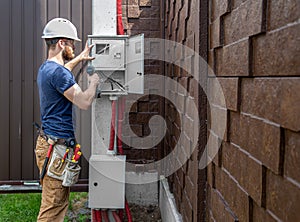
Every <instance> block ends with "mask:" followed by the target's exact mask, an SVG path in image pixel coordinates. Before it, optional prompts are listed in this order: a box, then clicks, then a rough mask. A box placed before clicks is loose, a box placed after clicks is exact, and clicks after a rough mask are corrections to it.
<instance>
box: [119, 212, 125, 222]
mask: <svg viewBox="0 0 300 222" xmlns="http://www.w3.org/2000/svg"><path fill="white" fill-rule="evenodd" d="M119 218H120V219H121V221H123V219H124V210H123V209H120V210H119Z"/></svg>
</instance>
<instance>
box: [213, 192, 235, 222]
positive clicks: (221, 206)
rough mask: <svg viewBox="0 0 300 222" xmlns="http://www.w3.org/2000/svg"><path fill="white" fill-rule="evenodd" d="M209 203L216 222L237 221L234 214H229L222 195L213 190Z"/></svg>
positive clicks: (229, 211)
mask: <svg viewBox="0 0 300 222" xmlns="http://www.w3.org/2000/svg"><path fill="white" fill-rule="evenodd" d="M210 203H211V206H214V207H213V208H212V215H213V217H214V219H215V220H216V221H223V222H230V221H232V222H234V221H237V220H238V218H237V217H236V216H235V215H234V213H233V212H231V210H230V208H229V207H228V205H227V203H226V202H225V200H224V198H223V197H222V195H221V194H220V193H219V192H218V191H216V190H215V189H212V191H211V199H210Z"/></svg>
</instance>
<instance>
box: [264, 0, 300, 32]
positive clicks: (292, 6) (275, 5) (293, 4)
mask: <svg viewBox="0 0 300 222" xmlns="http://www.w3.org/2000/svg"><path fill="white" fill-rule="evenodd" d="M268 4H269V16H270V17H269V19H268V30H273V29H277V28H280V27H282V26H285V25H286V24H288V23H292V22H295V21H297V20H298V19H299V17H300V2H299V1H298V0H289V1H278V0H270V1H269V3H268Z"/></svg>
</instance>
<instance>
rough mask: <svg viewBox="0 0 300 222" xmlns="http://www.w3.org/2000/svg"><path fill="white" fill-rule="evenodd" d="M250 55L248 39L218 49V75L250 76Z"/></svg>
mask: <svg viewBox="0 0 300 222" xmlns="http://www.w3.org/2000/svg"><path fill="white" fill-rule="evenodd" d="M248 57H249V43H248V39H245V40H243V41H240V42H238V43H234V44H232V45H228V46H224V47H223V48H218V49H216V58H215V59H216V75H217V76H248V75H249V60H248Z"/></svg>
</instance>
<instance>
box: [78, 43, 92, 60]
mask: <svg viewBox="0 0 300 222" xmlns="http://www.w3.org/2000/svg"><path fill="white" fill-rule="evenodd" d="M93 47H94V45H88V43H87V42H86V43H85V48H84V50H83V51H82V52H81V53H80V54H79V55H78V56H79V58H80V61H90V60H94V59H95V57H91V56H90V52H91V49H92V48H93Z"/></svg>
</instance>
